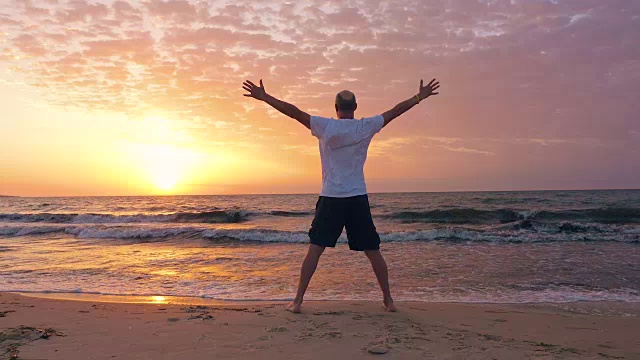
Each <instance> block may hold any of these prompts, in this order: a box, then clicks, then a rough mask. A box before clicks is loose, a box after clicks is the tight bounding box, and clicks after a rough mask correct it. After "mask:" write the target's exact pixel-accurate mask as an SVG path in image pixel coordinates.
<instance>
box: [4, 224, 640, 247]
mask: <svg viewBox="0 0 640 360" xmlns="http://www.w3.org/2000/svg"><path fill="white" fill-rule="evenodd" d="M523 223H526V220H524V221H522V222H520V223H514V224H508V226H505V225H498V226H485V227H482V228H466V227H462V226H457V227H456V226H447V227H442V228H436V229H429V230H419V231H395V232H381V233H380V238H381V240H382V241H383V242H406V241H464V242H497V243H537V242H559V241H563V242H571V241H608V242H626V243H640V227H638V226H629V225H603V224H580V223H570V222H563V223H561V224H559V225H548V224H542V225H532V226H523V225H522V224H523ZM51 233H61V234H67V235H72V236H74V237H77V238H81V239H132V240H139V239H147V240H149V239H157V240H159V241H160V240H163V239H177V240H180V241H183V240H184V241H188V240H189V239H194V238H198V239H207V240H211V241H218V240H237V241H253V242H266V243H271V242H280V243H306V242H308V241H309V237H308V234H307V232H306V231H283V230H272V229H261V228H249V229H247V228H241V229H233V228H231V229H229V228H211V227H203V226H170V225H169V226H167V225H166V224H163V225H162V226H160V225H158V226H135V225H108V224H64V225H63V224H59V225H51V224H49V225H33V224H29V225H27V226H16V225H10V226H0V236H4V237H19V236H36V235H41V234H51ZM338 241H339V242H346V241H347V238H346V236H345V235H344V234H343V235H341V237H340V238H339V240H338Z"/></svg>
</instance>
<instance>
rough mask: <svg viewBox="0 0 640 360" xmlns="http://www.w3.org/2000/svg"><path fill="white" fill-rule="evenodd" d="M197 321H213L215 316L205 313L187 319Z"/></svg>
mask: <svg viewBox="0 0 640 360" xmlns="http://www.w3.org/2000/svg"><path fill="white" fill-rule="evenodd" d="M196 319H200V320H213V319H214V317H213V315H209V313H206V312H203V313H200V314H198V315H191V316H189V317H188V318H187V320H196Z"/></svg>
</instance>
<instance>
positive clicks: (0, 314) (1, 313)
mask: <svg viewBox="0 0 640 360" xmlns="http://www.w3.org/2000/svg"><path fill="white" fill-rule="evenodd" d="M12 312H16V311H15V310H7V311H0V317H5V316H7V314H8V313H12Z"/></svg>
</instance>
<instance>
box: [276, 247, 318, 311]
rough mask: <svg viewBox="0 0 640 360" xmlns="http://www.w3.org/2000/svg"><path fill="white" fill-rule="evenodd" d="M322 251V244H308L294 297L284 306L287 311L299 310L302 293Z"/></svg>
mask: <svg viewBox="0 0 640 360" xmlns="http://www.w3.org/2000/svg"><path fill="white" fill-rule="evenodd" d="M323 251H324V246H318V245H315V244H309V251H307V256H305V258H304V261H303V262H302V269H301V270H300V282H299V283H298V292H297V293H296V298H295V299H293V301H292V302H291V303H290V304H289V305H287V307H286V308H285V309H287V311H291V312H292V313H296V314H297V313H299V312H300V307H301V306H302V300H303V298H304V293H305V292H306V291H307V287H308V286H309V281H311V277H312V276H313V273H314V272H315V271H316V267H318V260H320V255H322V252H323Z"/></svg>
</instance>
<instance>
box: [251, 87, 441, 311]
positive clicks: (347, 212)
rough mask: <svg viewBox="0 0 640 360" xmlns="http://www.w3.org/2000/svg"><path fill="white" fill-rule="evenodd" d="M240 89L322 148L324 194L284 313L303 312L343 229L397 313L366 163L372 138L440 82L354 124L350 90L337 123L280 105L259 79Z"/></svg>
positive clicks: (341, 98) (341, 96)
mask: <svg viewBox="0 0 640 360" xmlns="http://www.w3.org/2000/svg"><path fill="white" fill-rule="evenodd" d="M242 85H243V86H242V88H243V89H244V90H246V91H247V92H248V94H244V96H248V97H252V98H254V99H257V100H261V101H264V102H266V103H267V104H269V105H271V106H272V107H274V108H275V109H276V110H278V111H280V112H281V113H283V114H285V115H287V116H289V117H291V118H293V119H296V120H298V122H299V123H301V124H302V125H304V126H305V127H307V129H310V130H311V134H312V135H314V136H315V137H317V138H318V140H319V143H320V159H321V161H322V192H321V193H320V197H319V199H318V202H317V204H316V212H315V218H314V219H313V222H312V223H311V229H310V230H309V238H310V244H309V250H308V252H307V256H306V257H305V258H304V261H303V262H302V270H301V271H300V282H299V284H298V292H297V294H296V297H295V299H294V300H293V301H292V302H291V303H290V304H289V305H287V307H286V309H287V310H288V311H291V312H293V313H299V312H300V307H301V306H302V301H303V298H304V293H305V292H306V291H307V287H308V286H309V281H311V277H312V276H313V273H314V272H315V271H316V267H317V266H318V260H320V255H322V253H323V252H324V249H325V247H327V246H329V247H335V246H336V242H337V241H338V238H339V237H340V234H342V230H343V228H346V230H347V239H348V240H349V249H351V250H355V251H364V253H365V255H367V257H368V258H369V261H370V262H371V266H372V267H373V272H374V273H375V275H376V278H377V279H378V284H380V289H381V290H382V294H383V304H384V308H385V309H386V310H387V311H396V307H395V305H394V304H393V298H392V297H391V290H390V289H389V275H388V271H387V263H386V262H385V261H384V258H383V257H382V254H381V253H380V236H379V235H378V233H377V232H376V227H375V225H374V224H373V219H372V218H371V209H370V207H369V199H368V197H367V189H366V185H365V181H364V163H365V160H366V159H367V150H368V149H369V144H370V143H371V139H372V138H373V136H374V135H375V134H376V133H378V132H379V131H380V130H381V129H382V128H383V127H385V126H387V124H389V122H391V120H393V119H395V118H396V117H398V116H400V115H401V114H403V113H404V112H406V111H407V110H409V109H411V108H412V107H414V106H415V105H417V104H419V103H420V101H422V100H424V99H426V98H428V97H429V96H432V95H437V94H438V93H437V92H435V91H436V90H437V89H438V88H439V87H440V83H439V82H437V81H436V80H435V79H433V80H431V82H429V84H427V86H423V85H424V83H423V81H422V80H420V88H419V91H418V94H416V95H415V96H412V97H411V98H409V99H408V100H405V101H403V102H401V103H399V104H398V105H396V106H395V107H394V108H393V109H391V110H389V111H387V112H385V113H383V114H382V115H377V116H374V117H369V118H362V119H361V120H356V119H355V116H354V113H355V111H356V108H357V107H358V104H357V103H356V96H355V95H354V94H353V93H352V92H351V91H347V90H344V91H341V92H339V93H338V94H337V95H336V102H335V109H336V115H337V119H333V118H331V119H329V118H323V117H319V116H310V115H309V114H307V113H305V112H304V111H302V110H300V109H298V108H297V107H296V106H294V105H291V104H289V103H286V102H284V101H281V100H278V99H276V98H275V97H273V96H271V95H269V94H267V92H266V91H265V89H264V85H263V84H262V80H260V86H257V85H256V84H254V83H252V82H251V81H249V80H246V81H245V82H244V83H243V84H242Z"/></svg>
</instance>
